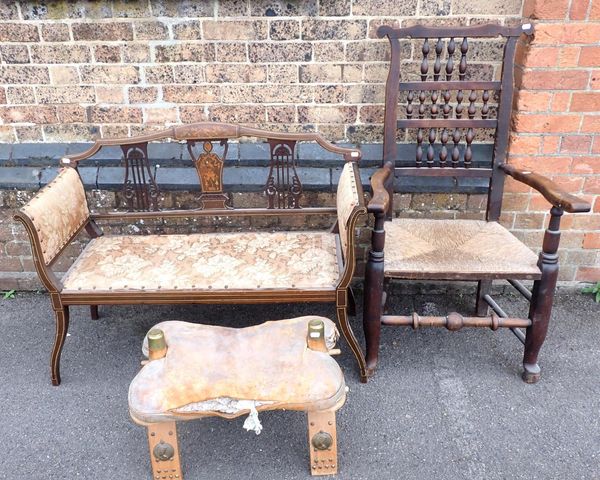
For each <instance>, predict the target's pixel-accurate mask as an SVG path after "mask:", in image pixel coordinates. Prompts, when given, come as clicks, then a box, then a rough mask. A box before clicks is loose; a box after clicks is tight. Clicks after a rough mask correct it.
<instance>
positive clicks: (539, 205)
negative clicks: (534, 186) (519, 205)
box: [527, 193, 552, 212]
mask: <svg viewBox="0 0 600 480" xmlns="http://www.w3.org/2000/svg"><path fill="white" fill-rule="evenodd" d="M551 207H552V205H550V202H548V200H546V199H545V198H544V197H543V196H542V195H540V194H539V193H534V194H532V195H531V198H530V199H529V205H528V206H527V210H528V211H529V212H547V211H548V210H550V208H551Z"/></svg>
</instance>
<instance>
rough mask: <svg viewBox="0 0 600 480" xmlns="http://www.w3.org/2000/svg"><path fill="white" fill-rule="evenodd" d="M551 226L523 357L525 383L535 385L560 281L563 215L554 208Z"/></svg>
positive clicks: (531, 306) (540, 260)
mask: <svg viewBox="0 0 600 480" xmlns="http://www.w3.org/2000/svg"><path fill="white" fill-rule="evenodd" d="M550 214H551V217H550V223H549V225H548V228H547V229H546V232H545V233H544V243H543V246H542V252H541V253H540V258H539V261H538V266H539V267H540V270H541V271H542V277H541V278H540V279H539V280H536V281H535V282H534V283H533V290H532V292H531V303H530V306H529V318H530V319H531V322H532V323H531V326H530V327H528V328H527V333H526V335H525V352H524V355H523V369H524V371H523V380H524V381H525V382H527V383H536V382H538V381H539V379H540V377H541V370H540V367H539V365H538V363H537V362H538V355H539V353H540V349H541V348H542V344H543V343H544V340H545V339H546V333H547V332H548V323H549V322H550V315H551V313H552V303H553V301H554V291H555V290H556V281H557V279H558V254H557V253H556V252H557V250H558V244H559V241H560V217H561V215H562V214H563V211H562V210H561V209H559V208H556V207H553V208H552V209H551V210H550Z"/></svg>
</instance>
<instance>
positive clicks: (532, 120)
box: [513, 113, 581, 133]
mask: <svg viewBox="0 0 600 480" xmlns="http://www.w3.org/2000/svg"><path fill="white" fill-rule="evenodd" d="M580 121H581V119H580V117H579V115H527V114H522V113H518V114H517V115H515V116H514V118H513V128H514V131H515V132H520V133H566V132H577V131H578V129H579V123H580Z"/></svg>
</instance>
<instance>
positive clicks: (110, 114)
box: [89, 106, 142, 123]
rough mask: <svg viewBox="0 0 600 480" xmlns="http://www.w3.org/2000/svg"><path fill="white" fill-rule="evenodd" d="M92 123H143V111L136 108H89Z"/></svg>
mask: <svg viewBox="0 0 600 480" xmlns="http://www.w3.org/2000/svg"><path fill="white" fill-rule="evenodd" d="M89 115H90V121H91V122H98V123H141V122H142V109H141V108H135V107H122V106H116V107H98V106H94V107H89Z"/></svg>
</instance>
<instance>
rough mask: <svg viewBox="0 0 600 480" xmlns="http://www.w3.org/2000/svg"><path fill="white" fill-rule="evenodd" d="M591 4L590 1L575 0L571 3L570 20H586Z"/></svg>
mask: <svg viewBox="0 0 600 480" xmlns="http://www.w3.org/2000/svg"><path fill="white" fill-rule="evenodd" d="M540 3H545V2H540ZM589 4H590V2H589V1H588V0H573V1H572V2H571V9H570V10H569V18H570V19H571V20H585V16H586V15H587V9H588V6H589Z"/></svg>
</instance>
